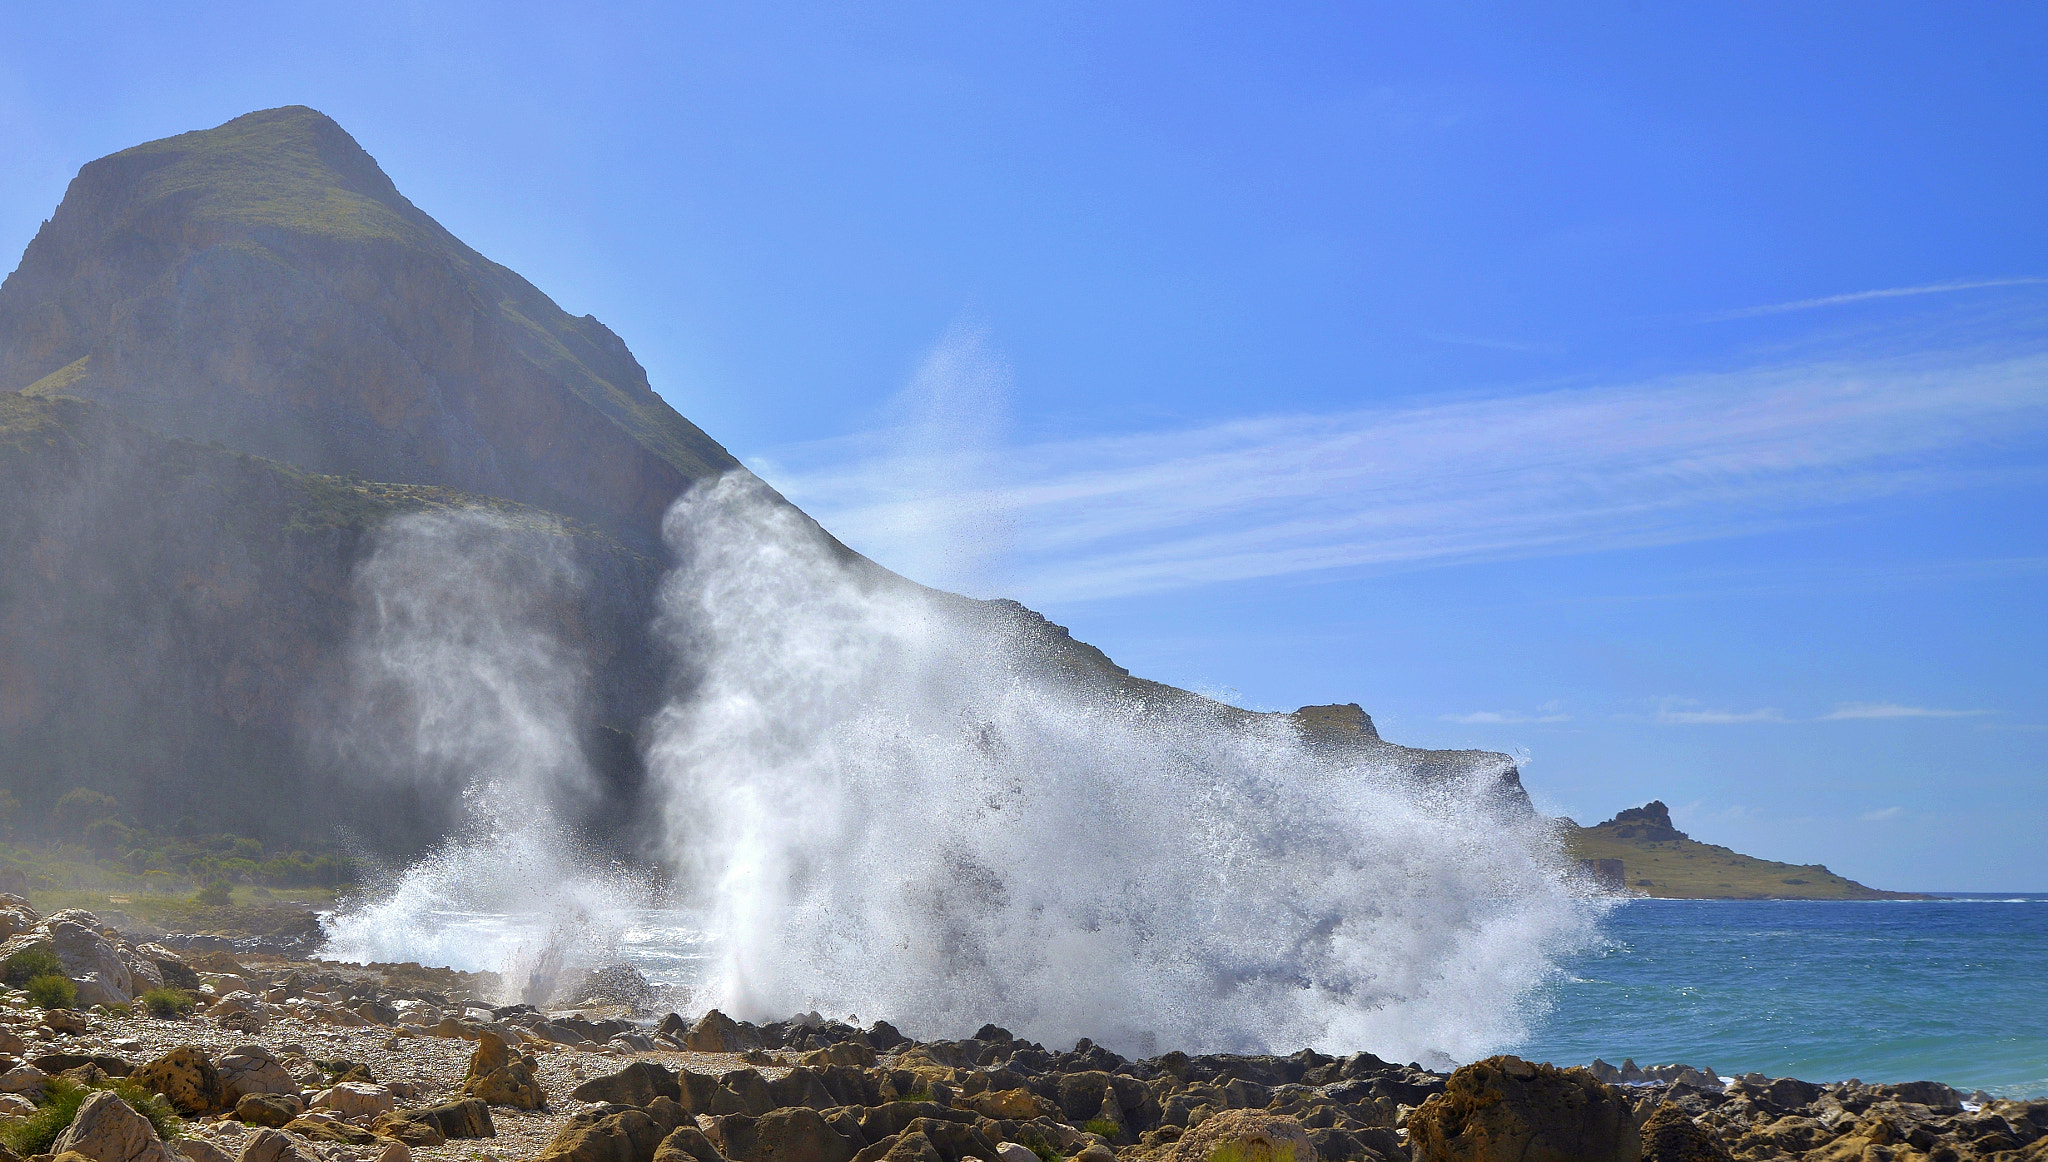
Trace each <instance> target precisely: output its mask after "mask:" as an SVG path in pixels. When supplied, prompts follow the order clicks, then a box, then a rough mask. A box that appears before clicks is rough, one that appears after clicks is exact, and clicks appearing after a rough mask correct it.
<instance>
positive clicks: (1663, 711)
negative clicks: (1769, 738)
mask: <svg viewBox="0 0 2048 1162" xmlns="http://www.w3.org/2000/svg"><path fill="white" fill-rule="evenodd" d="M1656 721H1657V722H1659V723H1662V724H1663V725H1666V726H1732V725H1736V724H1739V723H1745V722H1790V721H1791V719H1789V718H1786V717H1785V712H1784V711H1782V710H1779V709H1778V708H1777V707H1775V706H1765V707H1761V708H1759V709H1756V710H1686V709H1681V708H1678V707H1673V706H1661V707H1659V708H1658V709H1657V717H1656Z"/></svg>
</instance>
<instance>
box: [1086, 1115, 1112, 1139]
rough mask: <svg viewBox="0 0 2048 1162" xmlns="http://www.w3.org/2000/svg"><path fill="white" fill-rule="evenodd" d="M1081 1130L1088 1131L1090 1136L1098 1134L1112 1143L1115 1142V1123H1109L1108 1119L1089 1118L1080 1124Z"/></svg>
mask: <svg viewBox="0 0 2048 1162" xmlns="http://www.w3.org/2000/svg"><path fill="white" fill-rule="evenodd" d="M1081 1128H1082V1129H1084V1130H1086V1131H1088V1132H1089V1133H1091V1134H1100V1135H1101V1136H1103V1137H1105V1138H1108V1139H1109V1140H1110V1141H1112V1142H1114V1141H1116V1135H1117V1128H1116V1123H1115V1122H1112V1121H1110V1120H1109V1119H1108V1118H1089V1119H1088V1120H1087V1121H1085V1122H1082V1123H1081Z"/></svg>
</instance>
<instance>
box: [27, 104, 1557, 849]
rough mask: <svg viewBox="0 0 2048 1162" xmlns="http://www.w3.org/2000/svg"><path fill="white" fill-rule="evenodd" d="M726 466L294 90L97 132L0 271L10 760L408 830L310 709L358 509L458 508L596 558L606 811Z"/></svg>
mask: <svg viewBox="0 0 2048 1162" xmlns="http://www.w3.org/2000/svg"><path fill="white" fill-rule="evenodd" d="M736 467H737V462H736V461H735V460H734V459H733V458H732V457H731V456H730V455H729V454H727V453H726V451H725V450H724V449H723V448H721V447H719V445H718V444H717V443H716V442H714V441H713V440H712V439H711V438H710V437H708V436H706V435H705V434H704V433H703V432H702V431H700V430H699V429H698V428H697V427H696V426H695V425H693V424H691V423H690V422H689V421H688V420H686V419H684V418H683V417H682V416H680V415H678V414H677V413H676V412H675V411H674V410H673V409H671V408H670V407H669V406H668V405H667V404H666V403H664V402H663V401H662V400H661V399H660V398H659V397H658V396H656V395H655V394H654V392H653V391H652V390H651V389H650V387H649V386H648V383H647V378H646V375H645V374H644V372H643V371H642V370H641V368H640V366H639V364H638V363H637V362H636V361H635V360H634V358H633V356H632V354H631V353H630V352H628V351H627V350H626V347H625V345H624V344H623V343H622V342H620V340H619V339H618V337H617V336H615V335H613V334H612V333H611V332H610V331H609V330H607V329H606V328H605V327H604V326H603V325H602V324H600V323H598V322H597V321H596V320H595V319H592V318H589V317H587V316H586V317H583V318H574V317H571V316H570V315H568V314H566V313H565V312H563V311H562V310H561V309H560V308H559V307H557V306H556V305H555V304H554V303H553V302H552V301H550V300H549V299H548V298H547V297H546V296H545V295H543V294H542V293H541V292H540V291H538V290H536V289H535V288H534V287H533V286H532V285H531V284H529V283H527V282H526V281H525V280H524V279H522V278H520V277H519V276H518V275H516V274H514V273H513V272H511V271H509V270H506V269H505V268H503V267H501V266H498V265H497V264H495V263H493V262H491V261H489V260H488V259H486V258H484V257H483V256H482V255H479V254H478V253H476V252H475V251H474V250H471V249H470V248H469V247H467V246H465V245H464V244H463V243H462V242H461V241H459V240H458V239H456V238H455V237H454V236H453V235H451V234H449V233H448V232H447V231H446V230H444V229H443V228H442V227H441V226H440V225H439V224H438V223H436V222H435V221H434V220H433V219H432V218H430V217H428V216H427V215H426V214H424V213H422V212H421V211H420V210H419V209H418V208H417V207H415V206H413V205H412V203H410V202H408V201H407V200H406V199H405V198H404V197H403V196H401V195H400V194H399V193H398V191H397V189H396V188H395V187H394V186H393V185H392V183H391V181H390V179H389V178H387V177H386V176H385V175H384V173H383V172H382V171H381V170H380V169H379V168H378V167H377V165H376V163H375V162H374V161H373V160H372V159H371V158H370V156H369V155H368V154H367V153H365V152H364V151H363V150H362V149H361V148H360V147H359V146H358V145H357V144H356V143H355V141H354V140H353V139H351V138H350V137H349V136H348V134H347V133H345V132H343V131H342V129H341V128H340V127H339V126H338V125H336V124H335V123H334V122H332V121H331V120H329V119H327V118H326V117H324V116H322V115H320V114H319V113H316V112H314V111H312V110H310V109H304V108H286V109H274V110H269V111H266V112H261V113H252V114H250V115H248V116H246V117H241V118H237V119H236V120H234V121H231V122H229V123H227V124H226V125H222V126H220V127H218V128H215V129H210V130H205V131H202V132H195V133H187V134H183V135H181V136H178V137H172V138H167V139H165V140H162V141H156V142H151V143H148V144H146V145H141V146H137V147H136V148H134V149H130V150H126V151H123V152H121V153H118V154H115V155H113V156H111V157H107V158H102V159H100V160H99V161H95V162H93V163H91V164H89V165H87V166H86V167H85V168H84V169H83V170H81V171H80V173H79V175H78V177H77V178H76V179H75V180H74V181H73V182H72V184H71V187H70V189H69V190H68V191H67V193H66V195H65V198H64V201H63V204H62V205H60V206H59V207H58V208H57V211H56V212H55V214H54V215H53V216H52V217H51V219H50V221H48V222H46V223H45V224H44V225H43V228H42V229H41V231H40V232H39V233H38V234H37V235H36V237H35V240H34V241H33V242H32V243H31V244H30V245H29V247H28V250H27V252H26V253H25V254H24V255H23V258H22V262H21V265H20V268H19V269H17V270H16V271H15V272H14V273H13V274H12V275H11V276H9V277H8V278H7V280H6V282H5V283H4V285H0V498H4V499H0V787H4V788H7V789H12V790H13V791H14V793H15V794H16V795H17V796H18V797H19V798H20V799H21V800H22V802H23V805H24V807H25V808H26V809H27V812H26V813H27V814H29V815H31V816H37V815H40V814H41V813H42V812H43V811H44V810H46V809H47V806H48V802H47V801H48V800H50V799H53V798H54V797H55V796H56V795H58V794H61V793H62V792H63V790H64V789H66V788H68V787H70V786H76V785H88V786H93V787H96V788H99V789H102V790H109V791H112V792H114V793H115V794H116V795H117V796H118V797H119V798H121V799H122V801H123V802H124V803H125V804H128V805H129V806H130V807H131V809H134V808H136V807H138V806H140V805H143V804H148V803H151V802H163V803H175V804H177V809H178V813H188V812H189V813H193V814H195V815H199V816H201V817H206V816H212V817H214V818H218V819H220V820H221V821H223V822H225V823H228V824H231V825H233V826H234V827H236V828H238V829H240V830H242V831H243V832H245V833H258V832H259V831H260V830H261V829H262V827H263V826H266V825H267V826H271V827H276V826H279V825H280V824H279V821H292V822H289V823H287V824H285V825H286V826H287V827H298V828H300V829H302V830H303V829H307V828H326V829H329V830H330V831H331V829H332V827H333V826H334V825H335V824H336V823H340V824H343V825H345V826H348V827H350V828H351V829H353V830H355V831H357V832H358V833H360V834H365V835H368V836H370V837H372V838H376V837H378V836H382V837H384V838H386V839H388V840H390V844H389V845H390V846H394V847H405V846H410V845H414V844H416V843H418V842H420V841H422V840H423V839H425V838H427V837H430V836H431V835H432V834H434V833H435V832H436V831H438V829H439V828H441V827H442V826H444V825H445V824H446V822H447V820H446V818H445V817H444V816H443V814H442V812H443V811H444V810H446V809H447V808H448V806H449V805H448V804H445V803H439V802H432V801H428V800H427V799H426V798H417V797H416V798H415V799H413V800H407V799H405V798H404V797H403V796H402V795H401V796H400V797H399V798H398V799H392V798H390V797H389V796H388V795H386V796H380V797H376V798H375V799H374V801H372V802H368V803H365V802H364V801H363V797H361V796H350V795H345V794H342V793H340V792H341V788H342V782H341V780H343V779H345V777H346V772H345V771H344V770H342V769H340V768H339V767H337V766H336V765H335V764H332V763H329V762H327V761H325V759H324V758H323V756H322V754H321V753H320V750H319V747H318V746H317V745H314V744H313V742H312V741H309V740H317V736H318V735H319V726H320V718H321V715H322V714H323V713H324V712H325V708H326V707H328V706H329V705H330V704H332V703H333V702H334V701H335V699H336V698H337V696H338V695H337V683H339V682H341V681H343V672H344V670H345V668H346V667H345V664H344V656H343V655H344V647H345V642H346V640H347V636H348V627H349V624H350V619H351V617H352V616H353V615H354V612H355V610H356V603H357V602H358V601H359V600H360V595H359V594H357V593H356V592H355V591H354V590H353V589H352V578H353V577H354V574H355V571H356V569H357V567H358V566H359V565H360V564H361V562H362V561H363V559H364V557H365V554H366V553H367V552H368V550H369V548H370V546H371V543H372V540H373V537H374V534H375V532H376V530H377V528H378V527H379V525H380V524H382V523H383V522H384V521H386V520H388V519H389V518H390V517H392V516H394V515H397V514H400V513H405V512H417V511H422V510H434V509H449V508H462V507H482V508H486V509H489V510H491V511H493V512H495V513H497V514H499V516H501V517H502V518H503V519H504V520H505V521H506V522H507V525H508V528H510V529H512V530H514V531H513V533H510V534H508V535H518V536H530V537H536V538H548V539H550V540H551V541H552V542H555V543H557V544H558V545H559V543H560V542H567V544H568V547H567V550H566V551H567V553H568V555H570V556H572V557H573V558H574V559H575V561H576V562H577V566H578V570H579V573H580V575H581V576H583V577H584V578H585V581H584V582H583V584H582V585H581V586H580V588H578V589H577V591H576V592H575V593H574V594H571V595H569V596H567V597H565V598H564V599H563V601H562V603H561V605H560V608H559V609H558V610H556V611H554V612H553V613H552V614H551V615H550V616H552V617H554V618H555V619H556V620H557V621H558V622H559V625H560V627H561V631H562V633H563V635H564V636H565V638H568V639H572V640H574V641H576V642H578V643H581V644H582V645H583V646H584V647H585V648H586V649H587V652H588V660H589V664H590V672H591V674H592V675H593V681H594V689H593V691H592V694H591V697H590V705H589V706H588V707H586V708H585V709H584V712H583V713H584V718H585V721H584V722H583V723H582V726H581V729H582V730H583V731H584V732H585V735H586V737H585V739H584V742H585V743H586V747H587V749H588V750H589V751H590V752H591V753H592V754H593V755H594V756H595V758H596V761H597V763H598V765H599V766H600V768H601V770H600V774H601V775H602V776H604V777H605V778H606V779H607V780H608V782H609V784H610V786H611V788H612V790H613V792H614V793H613V794H612V795H610V796H609V797H608V799H607V803H606V804H605V806H604V807H603V808H601V812H602V811H603V810H609V811H610V812H611V815H612V816H613V817H614V818H617V817H625V816H630V814H631V802H632V789H633V787H634V785H635V784H636V781H637V779H638V777H639V766H638V759H637V757H636V748H635V744H634V733H635V731H636V730H638V729H639V727H640V725H641V723H642V722H643V721H644V719H645V717H646V716H647V714H648V713H649V712H650V711H651V710H652V709H653V708H654V705H655V702H656V699H657V698H658V696H659V694H660V692H661V687H662V685H663V683H664V681H665V680H667V678H668V674H667V671H666V666H665V659H663V658H661V657H659V656H657V652H656V647H655V645H654V643H653V640H652V638H651V636H650V635H649V633H648V632H647V627H648V625H649V623H650V622H651V621H652V620H653V617H654V610H655V595H656V592H657V588H658V585H659V581H660V576H661V573H662V570H663V569H664V568H665V567H666V565H667V556H666V551H665V550H664V549H663V548H662V547H661V546H660V543H659V528H660V522H661V517H662V515H663V513H664V511H665V510H666V508H667V506H668V505H669V504H670V503H671V502H672V501H673V500H674V499H675V497H676V496H677V495H678V494H679V493H680V492H682V491H683V490H684V489H685V488H686V487H688V486H689V485H690V484H691V483H692V482H693V481H696V480H700V479H704V478H707V477H709V476H712V475H715V474H717V473H720V472H724V471H727V470H730V469H733V468H736ZM842 551H844V552H845V557H846V559H847V561H848V562H849V563H850V564H851V565H852V566H853V567H856V568H860V569H864V570H872V571H873V572H874V573H875V574H876V575H877V576H878V577H879V578H882V579H883V580H884V582H885V583H887V584H900V585H908V584H910V583H909V582H907V581H904V580H903V579H901V578H897V577H895V576H894V575H893V574H888V573H887V571H886V570H883V569H881V568H880V567H879V566H876V565H874V564H873V563H872V562H867V561H865V560H864V559H862V558H859V557H858V556H857V555H856V554H853V553H852V552H851V551H845V550H842ZM941 600H943V601H946V602H950V603H955V604H956V607H957V608H958V609H959V610H960V611H962V612H964V613H965V614H967V615H968V617H967V624H969V625H973V626H979V627H981V628H982V629H984V630H986V631H987V632H990V633H999V634H1002V635H1004V636H1005V637H1006V638H1007V639H1008V640H1011V641H1014V642H1021V643H1023V644H1024V646H1025V647H1026V649H1027V651H1028V652H1029V653H1030V654H1031V655H1032V656H1033V657H1034V658H1035V659H1036V660H1037V662H1038V663H1039V664H1041V665H1043V666H1045V667H1047V668H1048V669H1050V670H1052V671H1054V672H1057V673H1060V674H1062V675H1063V676H1064V677H1066V678H1067V679H1069V680H1071V681H1072V682H1075V683H1078V684H1081V685H1084V686H1092V687H1094V688H1097V689H1100V690H1101V691H1103V692H1104V694H1105V695H1106V696H1114V697H1118V698H1122V699H1127V700H1134V701H1136V702H1138V703H1141V704H1144V705H1148V706H1154V707H1157V708H1159V709H1161V710H1170V711H1172V712H1174V713H1178V714H1190V713H1193V714H1200V715H1208V716H1212V717H1213V718H1214V719H1215V720H1216V721H1218V722H1219V723H1224V724H1228V723H1243V722H1246V721H1249V720H1250V719H1251V718H1252V717H1253V716H1252V715H1250V714H1248V713H1247V712H1244V711H1240V710H1237V709H1235V708H1232V707H1228V706H1223V705H1221V704H1218V703H1215V702H1212V701H1209V700H1208V699H1204V698H1201V697H1199V696H1197V695H1195V694H1191V693H1189V692H1187V691H1184V690H1178V689H1175V688H1173V687H1169V686H1164V685H1161V684H1159V683H1155V682H1148V681H1145V680H1143V679H1140V678H1135V677H1133V676H1131V675H1130V674H1129V673H1128V672H1127V671H1125V670H1124V669H1123V668H1122V667H1119V666H1117V665H1116V664H1115V663H1114V662H1112V661H1111V660H1110V659H1109V658H1108V657H1106V656H1105V655H1103V653H1102V652H1101V651H1100V650H1097V649H1095V648H1094V647H1092V646H1089V645H1086V644H1085V643H1080V642H1076V641H1074V640H1073V639H1072V637H1070V636H1069V635H1068V634H1067V632H1066V630H1064V629H1062V628H1061V627H1059V626H1057V625H1054V624H1052V623H1051V622H1049V621H1047V620H1046V619H1045V618H1044V617H1042V616H1041V615H1039V614H1037V613H1034V612H1032V611H1031V610H1028V609H1025V608H1024V607H1023V606H1021V605H1018V604H1016V603H1015V602H1007V601H996V602H975V601H970V600H969V599H967V598H962V597H953V596H951V595H941ZM1290 721H1291V722H1292V724H1293V725H1294V726H1296V727H1297V728H1299V729H1300V730H1301V731H1302V732H1303V733H1304V735H1305V736H1306V737H1308V738H1310V739H1312V740H1314V743H1315V745H1318V746H1325V747H1332V748H1338V749H1340V750H1342V751H1344V752H1345V753H1346V754H1347V755H1350V756H1354V757H1361V758H1364V759H1366V760H1368V761H1374V762H1379V761H1385V762H1390V763H1396V764H1400V765H1402V766H1404V767H1408V768H1411V769H1413V770H1416V771H1418V772H1420V773H1423V774H1425V775H1431V776H1437V775H1441V776H1459V775H1463V776H1469V775H1473V774H1477V775H1479V776H1480V777H1483V778H1493V779H1496V780H1497V781H1498V784H1499V786H1500V787H1501V789H1502V791H1503V793H1504V794H1505V795H1506V796H1507V797H1508V798H1509V799H1510V800H1511V801H1513V802H1514V803H1515V804H1517V805H1518V806H1520V807H1524V808H1526V805H1527V800H1526V796H1524V795H1523V794H1522V791H1521V787H1520V784H1519V781H1518V778H1517V776H1516V774H1515V769H1514V766H1513V764H1512V763H1511V762H1510V761H1509V760H1508V759H1507V758H1506V757H1505V756H1501V755H1493V754H1484V753H1481V752H1466V751H1413V750H1409V749H1407V748H1403V747H1399V746H1395V745H1393V744H1391V743H1387V742H1385V741H1383V740H1381V739H1380V737H1379V735H1378V733H1377V732H1376V731H1375V730H1374V729H1373V727H1372V722H1371V719H1370V718H1368V717H1366V716H1365V714H1364V712H1363V711H1361V710H1359V709H1358V707H1356V706H1348V707H1312V708H1307V709H1304V710H1303V711H1301V712H1299V713H1298V714H1297V715H1295V716H1293V718H1292V719H1290ZM330 757H331V756H330Z"/></svg>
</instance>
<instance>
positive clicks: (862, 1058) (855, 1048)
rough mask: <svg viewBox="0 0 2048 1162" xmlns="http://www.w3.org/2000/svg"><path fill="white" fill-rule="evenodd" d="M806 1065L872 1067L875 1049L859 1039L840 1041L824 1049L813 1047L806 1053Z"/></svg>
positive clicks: (804, 1061)
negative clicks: (863, 1043)
mask: <svg viewBox="0 0 2048 1162" xmlns="http://www.w3.org/2000/svg"><path fill="white" fill-rule="evenodd" d="M803 1063H804V1064H805V1065H844V1066H848V1067H850V1068H854V1069H872V1068H874V1065H875V1051H874V1050H873V1049H870V1048H868V1047H867V1046H866V1045H862V1044H860V1043H859V1042H857V1041H840V1042H837V1043H835V1044H832V1045H827V1046H826V1047H825V1048H823V1049H813V1050H812V1051H811V1052H809V1053H806V1054H804V1056H803Z"/></svg>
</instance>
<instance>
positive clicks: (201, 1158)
mask: <svg viewBox="0 0 2048 1162" xmlns="http://www.w3.org/2000/svg"><path fill="white" fill-rule="evenodd" d="M165 1145H166V1146H167V1147H169V1149H170V1151H171V1156H172V1157H173V1158H181V1159H183V1160H184V1162H235V1156H234V1155H233V1154H230V1153H228V1152H227V1151H226V1150H223V1149H221V1148H220V1147H219V1146H216V1145H214V1144H213V1143H212V1142H209V1141H207V1140H206V1139H205V1138H179V1139H178V1140H177V1141H175V1142H167V1143H165Z"/></svg>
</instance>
